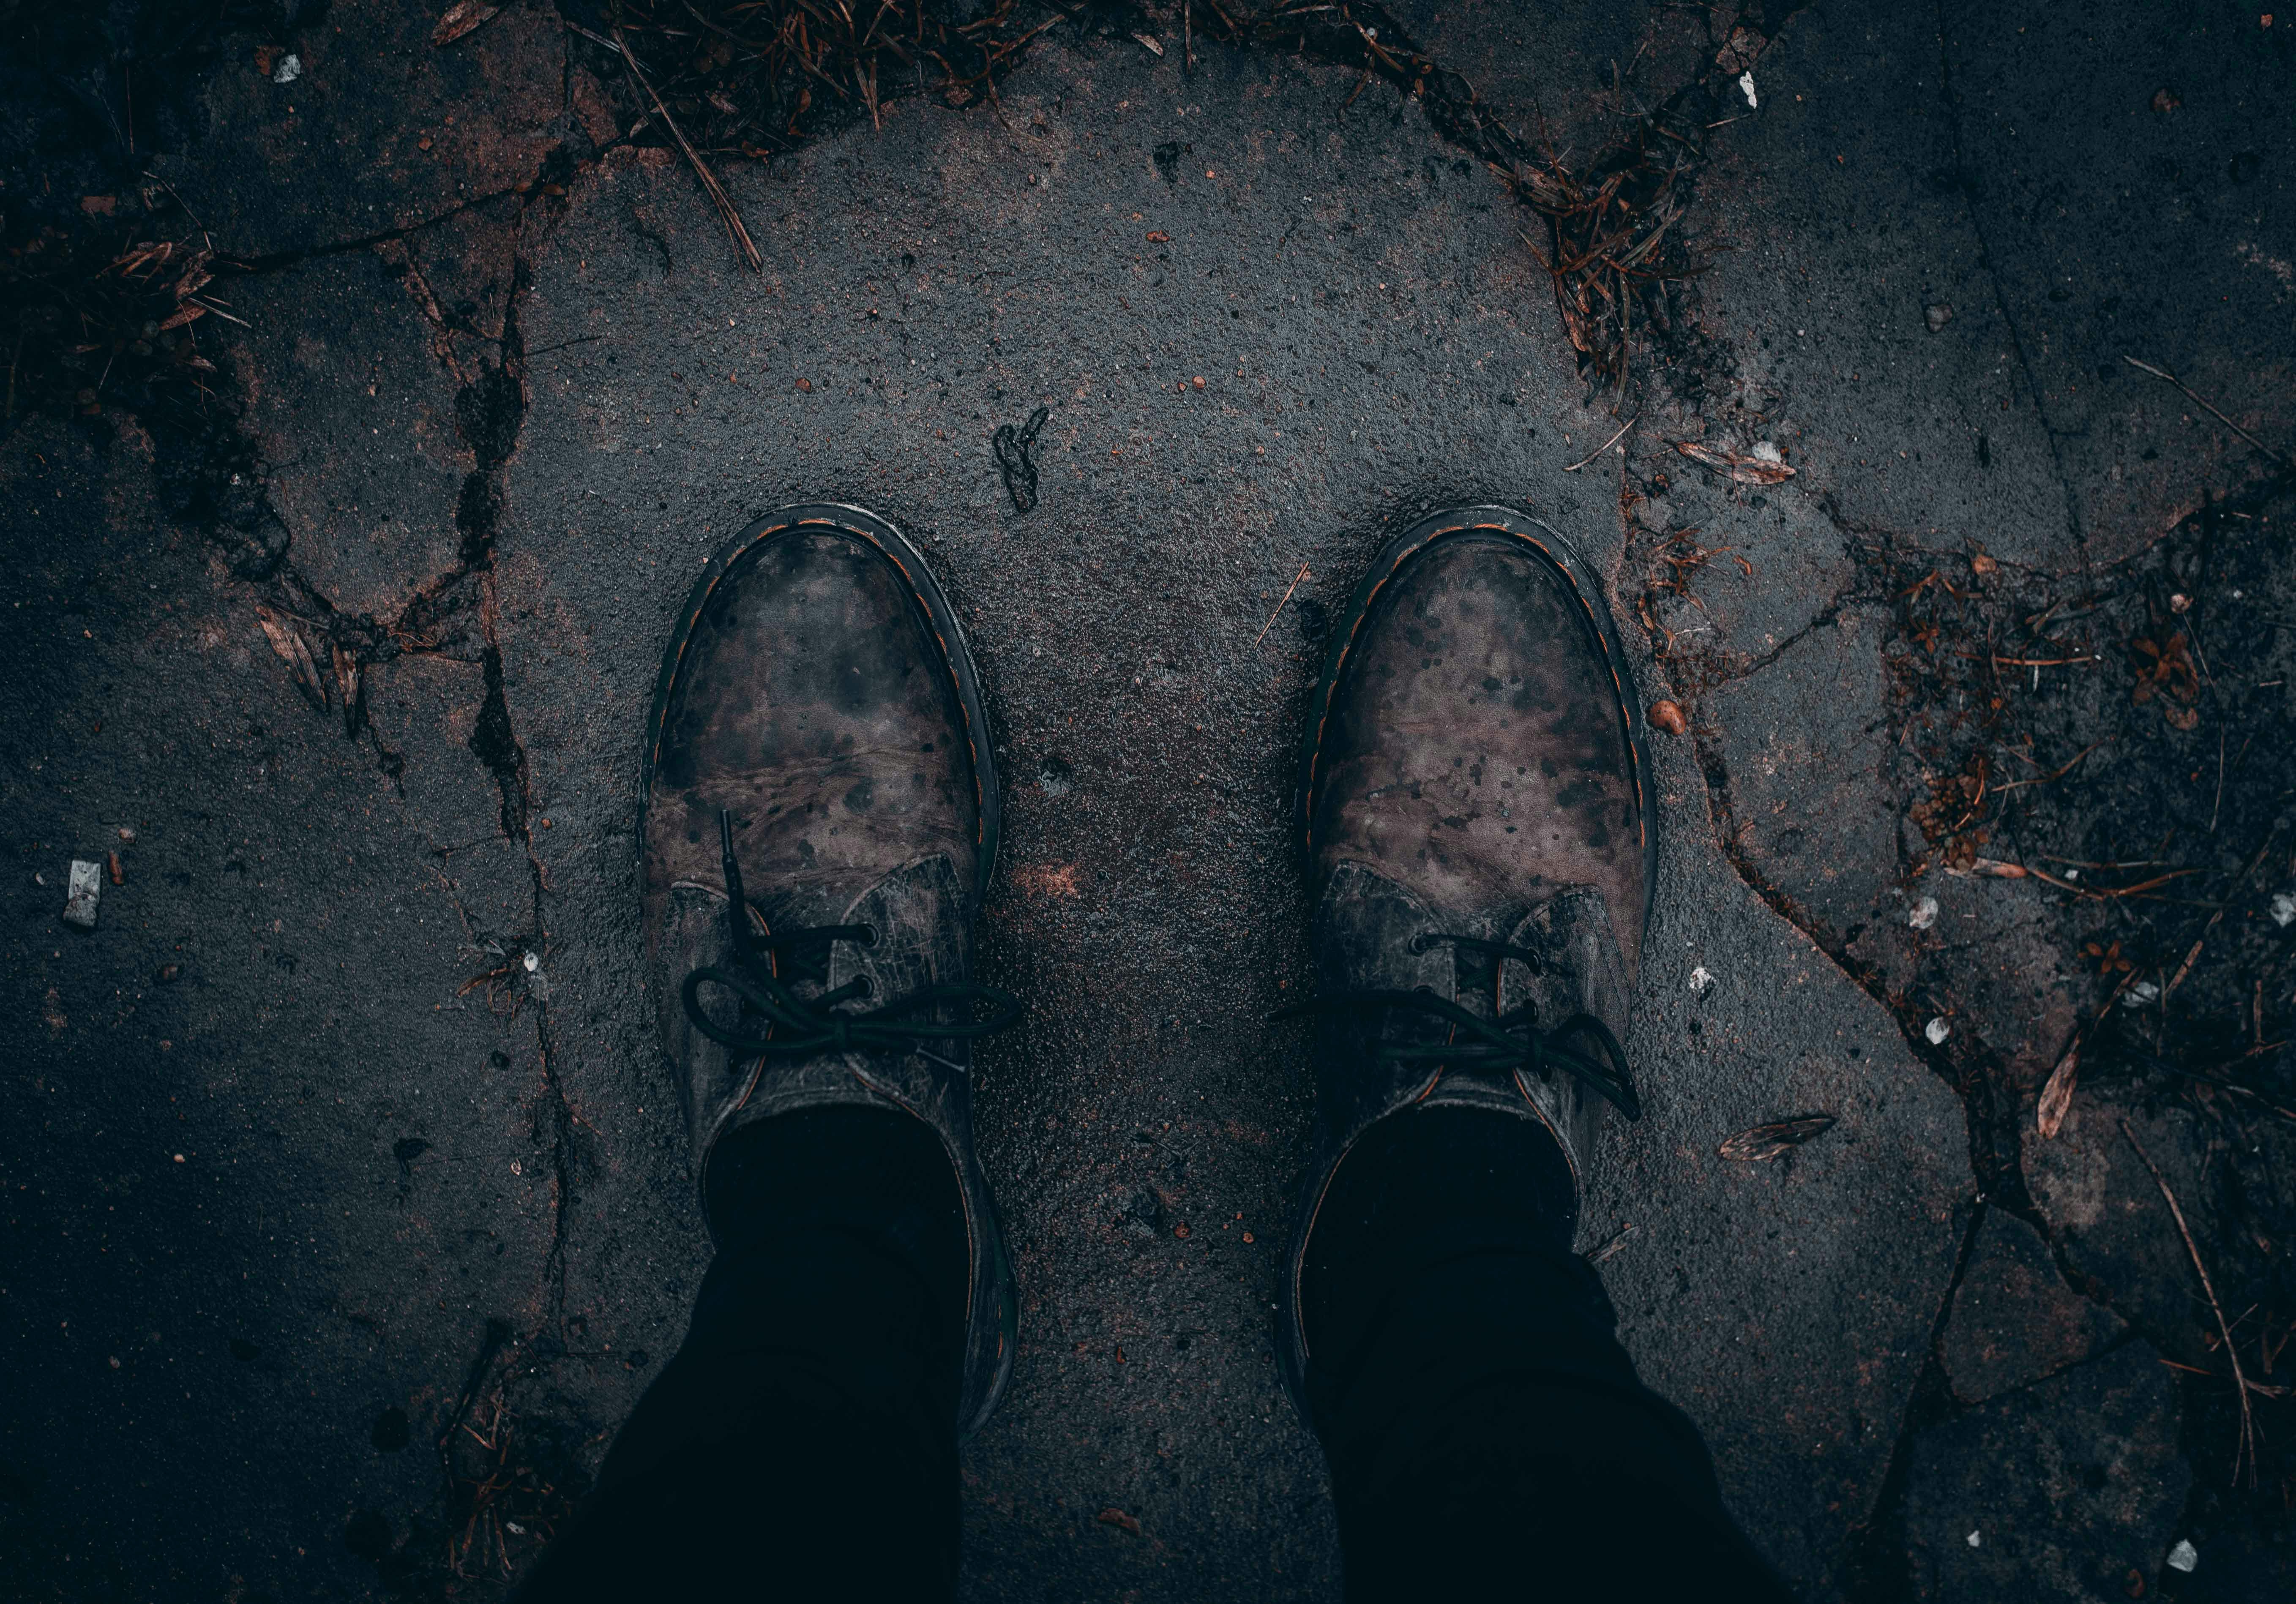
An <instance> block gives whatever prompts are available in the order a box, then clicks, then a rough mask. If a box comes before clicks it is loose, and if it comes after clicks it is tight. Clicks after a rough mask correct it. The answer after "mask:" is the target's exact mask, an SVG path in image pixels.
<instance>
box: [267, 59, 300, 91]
mask: <svg viewBox="0 0 2296 1604" xmlns="http://www.w3.org/2000/svg"><path fill="white" fill-rule="evenodd" d="M302 76H303V58H302V57H301V56H299V55H297V54H295V53H293V52H292V51H290V52H289V53H287V54H285V55H283V56H282V57H280V58H279V70H278V71H276V72H275V73H273V74H272V75H271V81H272V82H273V83H275V84H291V83H293V82H294V81H295V80H296V79H297V78H301V77H302Z"/></svg>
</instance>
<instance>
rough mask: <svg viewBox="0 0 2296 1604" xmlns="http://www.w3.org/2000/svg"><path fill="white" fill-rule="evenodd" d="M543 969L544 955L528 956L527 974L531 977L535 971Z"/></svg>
mask: <svg viewBox="0 0 2296 1604" xmlns="http://www.w3.org/2000/svg"><path fill="white" fill-rule="evenodd" d="M541 967H542V954H541V953H528V954H527V955H526V972H527V973H528V974H529V975H530V974H532V973H534V972H535V970H538V969H540V968H541Z"/></svg>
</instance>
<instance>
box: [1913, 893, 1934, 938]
mask: <svg viewBox="0 0 2296 1604" xmlns="http://www.w3.org/2000/svg"><path fill="white" fill-rule="evenodd" d="M1937 916H1938V901H1937V898H1936V897H1934V896H1924V897H1923V898H1922V900H1921V901H1919V902H1917V903H1915V904H1914V911H1913V912H1910V913H1908V914H1907V915H1906V922H1907V924H1909V925H1911V926H1912V927H1913V928H1914V929H1916V930H1926V929H1929V928H1930V927H1931V925H1933V924H1935V923H1937Z"/></svg>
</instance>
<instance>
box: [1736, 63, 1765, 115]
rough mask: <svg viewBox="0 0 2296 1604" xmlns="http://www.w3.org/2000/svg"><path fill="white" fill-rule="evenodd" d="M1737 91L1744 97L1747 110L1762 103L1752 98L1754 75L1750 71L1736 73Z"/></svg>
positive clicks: (1753, 108) (1755, 107)
mask: <svg viewBox="0 0 2296 1604" xmlns="http://www.w3.org/2000/svg"><path fill="white" fill-rule="evenodd" d="M1738 93H1739V94H1743V95H1744V96H1745V97H1746V107H1747V110H1755V109H1757V108H1759V106H1760V105H1761V103H1762V102H1760V101H1759V100H1757V99H1755V98H1754V75H1753V74H1752V73H1751V72H1742V73H1740V74H1739V75H1738Z"/></svg>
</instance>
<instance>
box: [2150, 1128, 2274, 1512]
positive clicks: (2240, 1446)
mask: <svg viewBox="0 0 2296 1604" xmlns="http://www.w3.org/2000/svg"><path fill="white" fill-rule="evenodd" d="M2120 1133H2121V1134H2122V1135H2123V1136H2126V1137H2128V1145H2129V1146H2130V1147H2131V1148H2133V1149H2135V1150H2136V1157H2137V1158H2138V1159H2139V1160H2140V1161H2142V1162H2143V1164H2144V1167H2145V1168H2146V1169H2147V1170H2149V1171H2151V1172H2152V1175H2153V1185H2155V1186H2157V1187H2159V1188H2160V1189H2161V1198H2162V1199H2163V1200H2164V1201H2166V1202H2167V1203H2168V1205H2169V1215H2171V1216H2172V1217H2173V1218H2174V1219H2175V1220H2176V1222H2177V1235H2178V1236H2181V1237H2183V1238H2184V1239H2185V1252H2186V1253H2188V1254H2190V1255H2192V1257H2193V1268H2194V1270H2196V1271H2198V1272H2199V1273H2200V1277H2201V1290H2202V1291H2203V1292H2205V1293H2207V1294H2208V1298H2209V1311H2210V1313H2213V1314H2214V1315H2215V1316H2216V1317H2217V1330H2218V1331H2219V1332H2221V1333H2222V1334H2223V1336H2224V1345H2225V1357H2226V1358H2227V1359H2229V1360H2231V1361H2232V1379H2233V1384H2234V1386H2233V1390H2234V1391H2235V1392H2236V1393H2238V1394H2239V1395H2240V1441H2239V1442H2237V1443H2236V1444H2234V1445H2233V1453H2232V1478H2233V1480H2234V1482H2235V1483H2237V1482H2238V1481H2239V1480H2240V1463H2241V1460H2242V1457H2243V1455H2245V1456H2246V1458H2247V1460H2248V1464H2249V1469H2250V1470H2251V1478H2250V1479H2251V1483H2252V1482H2253V1480H2254V1476H2253V1474H2252V1473H2253V1471H2254V1470H2255V1468H2256V1417H2255V1415H2254V1413H2253V1412H2251V1410H2250V1408H2249V1403H2248V1374H2247V1372H2246V1371H2243V1370H2242V1369H2241V1368H2240V1349H2239V1347H2238V1346H2236V1345H2235V1343H2234V1342H2233V1339H2232V1326H2231V1324H2230V1323H2229V1322H2227V1321H2226V1319H2225V1312H2224V1305H2222V1304H2220V1303H2218V1301H2217V1289H2216V1283H2215V1282H2213V1281H2210V1279H2209V1267H2208V1266H2207V1265H2206V1264H2202V1262H2201V1250H2200V1248H2198V1247H2197V1246H2195V1245H2194V1241H2193V1232H2192V1228H2191V1227H2190V1226H2188V1225H2186V1224H2185V1210H2184V1208H2183V1207H2182V1206H2181V1205H2180V1204H2178V1203H2177V1194H2176V1193H2175V1192H2172V1191H2169V1183H2168V1181H2167V1180H2166V1179H2165V1178H2164V1177H2163V1176H2162V1175H2161V1171H2160V1167H2159V1166H2156V1165H2155V1164H2154V1163H2153V1156H2152V1155H2151V1154H2150V1153H2147V1152H2146V1151H2145V1150H2144V1143H2143V1142H2139V1141H2137V1140H2136V1132H2134V1131H2132V1130H2130V1129H2129V1128H2128V1121H2127V1120H2125V1119H2124V1120H2122V1121H2121V1122H2120Z"/></svg>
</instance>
